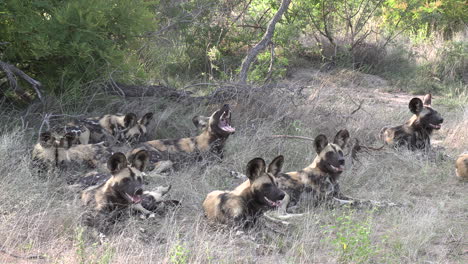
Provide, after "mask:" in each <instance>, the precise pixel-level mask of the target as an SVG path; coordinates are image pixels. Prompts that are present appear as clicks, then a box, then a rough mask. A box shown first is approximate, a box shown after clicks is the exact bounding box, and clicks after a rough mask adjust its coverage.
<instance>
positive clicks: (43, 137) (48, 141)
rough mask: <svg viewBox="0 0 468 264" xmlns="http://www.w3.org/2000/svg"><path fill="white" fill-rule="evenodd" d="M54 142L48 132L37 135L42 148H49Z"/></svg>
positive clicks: (53, 138)
mask: <svg viewBox="0 0 468 264" xmlns="http://www.w3.org/2000/svg"><path fill="white" fill-rule="evenodd" d="M54 141H55V137H54V136H52V133H51V132H50V131H46V132H42V133H41V134H40V135H39V143H40V144H41V146H43V147H49V146H52V144H53V143H54Z"/></svg>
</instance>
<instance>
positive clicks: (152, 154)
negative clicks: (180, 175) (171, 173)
mask: <svg viewBox="0 0 468 264" xmlns="http://www.w3.org/2000/svg"><path fill="white" fill-rule="evenodd" d="M141 150H145V151H147V152H148V156H149V162H148V166H147V167H146V168H147V170H148V171H152V172H153V173H162V172H165V171H168V170H170V169H171V168H172V165H173V162H172V161H170V160H163V157H162V155H161V153H160V152H159V151H156V150H155V149H154V148H152V147H146V148H145V147H144V146H143V147H138V148H134V149H132V150H131V151H129V152H128V153H127V157H129V158H131V157H132V156H133V155H135V153H138V152H139V151H141Z"/></svg>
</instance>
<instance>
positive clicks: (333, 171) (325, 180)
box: [277, 129, 349, 215]
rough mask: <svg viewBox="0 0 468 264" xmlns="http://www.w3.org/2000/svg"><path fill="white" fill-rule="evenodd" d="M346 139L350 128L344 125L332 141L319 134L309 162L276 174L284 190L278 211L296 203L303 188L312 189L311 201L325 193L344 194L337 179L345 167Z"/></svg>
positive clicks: (303, 190)
mask: <svg viewBox="0 0 468 264" xmlns="http://www.w3.org/2000/svg"><path fill="white" fill-rule="evenodd" d="M348 140H349V132H348V130H346V129H343V130H340V131H339V132H338V133H337V134H336V135H335V138H334V140H333V143H329V142H328V139H327V137H326V136H325V135H318V136H317V137H316V138H315V139H314V148H315V151H316V152H317V157H315V159H314V161H313V162H312V164H310V165H309V166H307V167H306V168H304V169H302V170H300V171H293V172H288V173H280V174H279V175H278V177H277V178H278V187H279V188H280V189H281V190H283V191H285V192H286V194H287V195H286V196H285V197H284V200H283V201H282V202H281V208H280V214H283V215H284V214H286V210H287V207H288V206H289V205H290V204H294V203H297V201H298V200H299V198H300V196H301V194H302V193H303V192H305V191H307V192H313V199H314V202H319V201H322V200H324V199H327V198H328V197H337V198H344V196H343V195H342V194H341V192H340V189H339V184H338V179H339V177H340V175H341V173H342V172H343V171H344V168H345V167H344V166H345V159H344V155H343V148H344V147H345V145H346V143H347V142H348Z"/></svg>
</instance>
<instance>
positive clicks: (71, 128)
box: [53, 123, 91, 145]
mask: <svg viewBox="0 0 468 264" xmlns="http://www.w3.org/2000/svg"><path fill="white" fill-rule="evenodd" d="M53 131H54V133H55V134H57V135H61V136H62V137H63V136H64V135H66V134H69V133H71V134H73V135H74V136H75V139H74V140H73V142H72V144H73V145H78V144H84V145H86V144H88V143H89V138H90V135H91V131H89V129H88V128H87V127H86V126H85V125H83V124H74V123H68V124H67V125H65V126H59V127H55V128H54V129H53Z"/></svg>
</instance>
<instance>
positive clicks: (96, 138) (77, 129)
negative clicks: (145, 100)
mask: <svg viewBox="0 0 468 264" xmlns="http://www.w3.org/2000/svg"><path fill="white" fill-rule="evenodd" d="M152 119H153V113H146V114H145V115H144V116H143V117H142V118H140V119H139V120H137V116H136V115H135V114H134V113H129V114H126V115H123V114H116V115H104V116H101V117H94V118H86V119H82V120H78V121H77V122H76V123H77V124H75V123H71V124H69V125H68V127H66V128H65V129H67V131H66V132H74V133H75V135H76V136H77V137H79V138H80V142H89V143H99V142H102V141H105V142H109V143H114V142H119V143H124V142H128V143H137V142H140V140H142V139H144V138H145V136H146V134H147V127H148V124H149V123H150V121H151V120H152ZM86 136H88V140H86V138H85V137H86ZM83 144H84V143H83Z"/></svg>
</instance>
